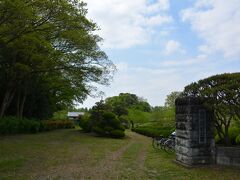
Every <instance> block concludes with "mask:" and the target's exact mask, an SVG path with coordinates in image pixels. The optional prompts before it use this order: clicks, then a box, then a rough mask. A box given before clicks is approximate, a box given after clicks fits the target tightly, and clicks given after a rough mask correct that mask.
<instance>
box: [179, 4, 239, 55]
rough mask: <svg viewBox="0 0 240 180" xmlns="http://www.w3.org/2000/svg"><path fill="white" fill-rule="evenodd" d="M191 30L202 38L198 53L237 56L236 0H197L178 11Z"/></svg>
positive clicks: (237, 21) (237, 15)
mask: <svg viewBox="0 0 240 180" xmlns="http://www.w3.org/2000/svg"><path fill="white" fill-rule="evenodd" d="M182 19H183V21H189V22H190V23H191V26H192V28H193V30H194V31H196V32H197V33H198V34H199V36H200V37H201V38H203V39H204V40H205V44H203V45H201V46H200V47H199V50H200V52H203V53H206V54H212V53H216V52H222V53H223V54H224V56H225V57H240V36H239V34H240V1H239V0H228V1H226V0H197V2H196V3H195V5H194V7H192V8H188V9H185V10H184V11H183V12H182Z"/></svg>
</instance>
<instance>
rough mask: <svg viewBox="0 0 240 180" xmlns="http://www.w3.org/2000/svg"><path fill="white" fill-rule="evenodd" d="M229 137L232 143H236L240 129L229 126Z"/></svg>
mask: <svg viewBox="0 0 240 180" xmlns="http://www.w3.org/2000/svg"><path fill="white" fill-rule="evenodd" d="M228 133H229V139H230V141H231V144H232V145H236V138H237V136H238V135H239V134H240V129H239V128H237V127H231V128H229V132H228Z"/></svg>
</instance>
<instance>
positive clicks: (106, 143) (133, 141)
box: [0, 130, 240, 180]
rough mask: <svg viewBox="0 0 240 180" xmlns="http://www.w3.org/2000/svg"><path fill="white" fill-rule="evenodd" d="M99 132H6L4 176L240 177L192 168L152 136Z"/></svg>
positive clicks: (1, 145)
mask: <svg viewBox="0 0 240 180" xmlns="http://www.w3.org/2000/svg"><path fill="white" fill-rule="evenodd" d="M127 134H128V137H127V138H125V139H121V140H118V139H108V138H99V137H94V136H92V135H89V134H84V133H81V132H79V131H77V130H58V131H53V132H47V133H40V134H34V135H18V136H5V137H0V179H24V180H25V179H96V180H101V179H104V180H105V179H130V180H132V179H136V180H139V179H166V180H167V179H238V178H239V177H240V170H239V169H230V168H220V167H210V168H209V167H208V168H196V169H186V168H183V167H181V166H178V165H176V164H175V163H173V162H172V161H173V159H174V155H171V154H167V153H165V152H164V151H157V150H154V149H153V148H152V147H151V139H149V138H147V137H144V136H141V135H138V134H135V133H132V132H127Z"/></svg>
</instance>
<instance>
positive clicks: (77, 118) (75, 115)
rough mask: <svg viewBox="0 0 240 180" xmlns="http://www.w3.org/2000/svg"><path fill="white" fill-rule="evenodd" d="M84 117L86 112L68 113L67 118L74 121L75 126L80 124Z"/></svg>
mask: <svg viewBox="0 0 240 180" xmlns="http://www.w3.org/2000/svg"><path fill="white" fill-rule="evenodd" d="M83 115H84V112H68V114H67V117H68V119H70V120H72V121H73V123H74V124H78V123H79V121H80V118H81V116H83Z"/></svg>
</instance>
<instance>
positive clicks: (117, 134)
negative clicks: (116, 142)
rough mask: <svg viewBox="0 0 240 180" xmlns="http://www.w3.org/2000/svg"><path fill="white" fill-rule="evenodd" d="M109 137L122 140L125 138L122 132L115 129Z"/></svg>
mask: <svg viewBox="0 0 240 180" xmlns="http://www.w3.org/2000/svg"><path fill="white" fill-rule="evenodd" d="M110 136H111V137H113V138H123V137H124V136H125V133H124V131H122V130H119V129H115V130H112V131H111V134H110Z"/></svg>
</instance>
